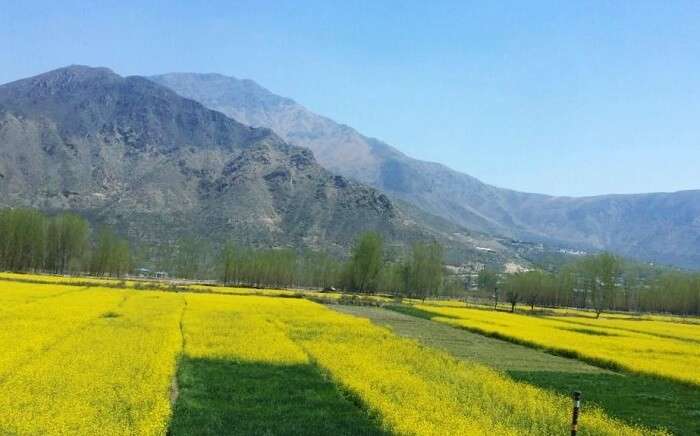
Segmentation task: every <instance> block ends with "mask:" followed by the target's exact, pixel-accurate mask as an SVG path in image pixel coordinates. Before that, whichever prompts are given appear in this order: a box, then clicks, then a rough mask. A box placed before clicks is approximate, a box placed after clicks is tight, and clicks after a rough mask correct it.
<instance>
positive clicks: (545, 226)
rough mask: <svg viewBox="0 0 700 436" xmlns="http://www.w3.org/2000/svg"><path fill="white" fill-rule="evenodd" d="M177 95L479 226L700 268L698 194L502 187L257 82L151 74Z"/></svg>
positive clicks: (360, 177)
mask: <svg viewBox="0 0 700 436" xmlns="http://www.w3.org/2000/svg"><path fill="white" fill-rule="evenodd" d="M151 80H153V81H155V82H157V83H159V84H162V85H165V86H167V87H169V88H171V89H173V90H174V91H176V92H177V93H178V94H180V95H183V96H185V97H188V98H192V99H194V100H197V101H199V102H201V103H202V104H204V105H205V106H207V107H210V108H212V109H215V110H218V111H221V112H223V113H225V114H227V115H229V116H232V117H233V118H235V119H238V120H240V121H242V122H244V123H246V124H249V125H252V126H260V127H267V128H270V129H272V130H274V131H275V132H277V133H278V134H279V135H280V136H281V137H282V138H284V139H285V140H287V141H289V142H291V143H293V144H297V145H301V146H304V147H308V148H310V149H311V150H312V151H313V152H314V154H315V155H316V157H317V159H318V161H319V163H321V164H322V165H323V166H325V167H326V168H328V169H330V170H331V171H334V172H337V173H338V174H342V175H345V176H347V177H349V178H351V179H354V180H358V181H360V182H362V183H366V184H369V185H371V186H373V187H375V188H377V189H379V190H381V191H383V192H385V193H387V194H389V196H390V197H392V198H395V199H397V198H398V199H402V200H405V201H407V202H409V203H411V204H413V205H415V206H417V207H420V208H422V209H423V210H425V211H426V212H428V213H430V214H434V215H437V216H440V217H442V218H444V219H446V220H449V221H450V222H453V223H455V224H457V225H460V226H464V227H467V228H469V229H472V230H475V231H481V232H489V233H494V234H500V235H504V236H508V237H514V238H520V239H525V240H530V241H541V242H547V243H554V244H563V245H566V246H569V247H575V248H583V249H594V250H595V249H607V250H612V251H615V252H618V253H620V254H623V255H626V256H630V257H633V258H637V259H642V260H649V261H656V262H661V263H670V264H676V265H679V266H684V267H692V268H698V267H700V191H685V192H676V193H653V194H638V195H605V196H593V197H585V198H572V197H553V196H547V195H540V194H529V193H523V192H517V191H513V190H508V189H502V188H497V187H494V186H491V185H488V184H486V183H483V182H481V181H480V180H478V179H476V178H474V177H471V176H469V175H466V174H463V173H460V172H457V171H454V170H451V169H450V168H447V167H446V166H444V165H440V164H436V163H431V162H425V161H420V160H417V159H412V158H410V157H408V156H406V155H405V154H403V153H401V152H400V151H398V150H397V149H395V148H393V147H391V146H390V145H388V144H385V143H383V142H381V141H379V140H377V139H374V138H369V137H366V136H363V135H361V134H360V133H358V132H357V131H356V130H354V129H352V128H350V127H348V126H345V125H342V124H338V123H336V122H334V121H332V120H330V119H328V118H325V117H323V116H320V115H317V114H315V113H313V112H311V111H309V110H307V109H306V108H304V107H303V106H301V105H300V104H298V103H296V102H295V101H293V100H291V99H288V98H284V97H280V96H277V95H275V94H273V93H271V92H270V91H268V90H266V89H265V88H263V87H261V86H259V85H258V84H256V83H255V82H253V81H251V80H239V79H236V78H233V77H227V76H222V75H219V74H189V73H173V74H165V75H160V76H154V77H151Z"/></svg>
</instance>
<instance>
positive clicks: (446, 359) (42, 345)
mask: <svg viewBox="0 0 700 436" xmlns="http://www.w3.org/2000/svg"><path fill="white" fill-rule="evenodd" d="M0 339H1V340H2V343H3V346H4V350H5V351H6V352H5V353H2V354H1V355H0V390H2V392H3V395H2V396H0V434H109V435H120V434H123V435H126V434H139V435H149V434H151V435H156V434H165V432H166V429H167V428H168V425H169V423H170V422H171V420H172V419H173V409H172V405H171V394H172V392H171V390H172V389H173V386H174V385H173V380H174V377H175V374H176V365H177V362H178V360H179V359H190V360H191V361H194V362H230V363H233V364H236V365H251V364H254V365H264V367H270V368H285V367H290V368H302V369H303V368H306V369H304V371H307V372H308V371H311V372H317V373H318V375H317V377H318V378H319V379H320V380H323V379H325V378H327V379H328V380H330V382H332V383H335V384H337V385H338V386H339V387H340V389H341V390H343V391H344V392H346V393H347V394H348V395H350V396H352V397H356V398H358V399H359V402H360V403H361V404H363V405H364V407H366V408H367V411H366V413H368V414H370V415H372V416H376V417H377V419H378V421H379V423H380V425H381V427H382V431H386V432H387V433H390V434H411V435H445V434H470V435H479V434H484V435H486V434H503V435H520V434H565V433H566V432H567V431H568V425H569V418H570V407H571V402H570V399H568V398H565V397H563V396H561V395H557V394H554V393H550V392H548V391H545V390H541V389H538V388H535V387H532V386H529V385H526V384H524V383H519V382H515V381H513V380H511V379H509V378H508V377H506V376H505V375H503V374H501V373H499V372H496V371H495V370H492V369H489V368H488V367H485V366H482V365H478V364H472V363H465V362H461V361H457V360H455V359H453V358H452V357H451V356H449V355H447V354H445V353H443V352H439V351H436V350H433V349H429V348H425V347H422V346H420V345H418V344H417V343H416V342H414V341H411V340H408V339H402V338H399V337H397V336H396V335H394V334H393V333H391V331H389V330H387V329H385V328H382V327H379V326H376V325H374V324H372V323H371V322H369V321H368V320H366V319H363V318H357V317H353V316H350V315H344V314H340V313H338V312H335V311H332V310H330V309H328V308H326V307H324V306H322V305H319V304H316V303H313V302H311V301H308V300H304V299H290V298H273V297H264V296H230V295H219V294H201V293H183V292H178V293H173V292H161V291H138V290H120V289H107V288H99V287H88V288H86V287H76V286H62V285H39V284H28V283H14V282H10V281H4V282H0ZM183 347H184V348H183ZM180 361H182V360H180ZM216 368H219V369H218V370H220V368H228V367H225V366H224V367H216ZM219 375H220V374H219ZM182 376H183V377H187V374H182ZM181 381H182V382H183V383H185V384H187V383H190V384H191V380H187V379H184V380H181ZM247 381H248V382H249V380H247ZM265 381H266V379H265V378H261V379H260V380H259V383H265ZM230 382H231V383H234V384H235V383H239V382H241V383H242V382H246V380H237V379H235V378H234V379H232V380H230ZM319 383H320V382H319ZM257 386H258V388H259V389H262V388H263V386H262V385H257ZM249 388H250V387H249ZM256 389H257V388H256ZM309 389H311V387H309ZM254 390H255V389H254ZM173 392H175V391H173ZM207 392H208V393H211V392H209V391H207ZM207 392H205V394H206V393H207ZM222 394H224V395H227V394H226V392H223V393H222ZM291 394H293V393H291ZM270 395H275V394H274V393H271V394H270ZM304 395H305V396H306V397H309V396H311V398H313V395H314V394H313V392H306V393H304ZM181 396H182V394H181ZM203 400H204V399H203V398H199V399H197V398H195V399H194V400H193V399H192V398H180V399H179V400H178V403H177V404H180V401H189V402H190V405H191V404H195V405H196V404H201V402H202V401H203ZM338 401H340V402H341V403H342V404H344V405H348V404H349V405H350V406H352V403H348V402H347V401H346V400H338ZM192 402H194V403H192ZM265 403H266V402H262V405H263V406H264V404H265ZM341 403H339V404H341ZM183 404H184V403H183ZM186 406H187V404H184V405H183V407H186ZM224 406H225V407H235V404H231V403H230V401H228V402H226V403H224ZM352 407H356V406H352ZM176 410H178V409H176ZM215 413H222V412H221V411H218V412H217V411H215V410H212V414H215ZM347 413H350V412H347ZM353 413H355V412H353ZM362 413H365V412H362ZM348 416H349V415H348ZM353 416H354V415H353ZM580 427H581V434H587V435H620V434H652V433H651V432H650V431H648V430H645V429H641V428H634V427H630V426H628V425H625V424H623V423H621V422H619V421H616V420H614V419H612V418H610V417H608V416H606V415H605V414H604V413H603V412H601V411H600V410H597V409H595V408H588V409H586V412H585V413H584V414H583V415H582V417H581V422H580Z"/></svg>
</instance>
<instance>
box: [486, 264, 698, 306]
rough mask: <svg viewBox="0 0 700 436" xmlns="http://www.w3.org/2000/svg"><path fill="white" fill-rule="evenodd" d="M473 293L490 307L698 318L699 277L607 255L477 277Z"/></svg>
mask: <svg viewBox="0 0 700 436" xmlns="http://www.w3.org/2000/svg"><path fill="white" fill-rule="evenodd" d="M478 281H479V287H480V289H482V291H484V292H486V293H487V294H490V295H491V296H492V298H493V299H494V302H495V304H496V305H497V304H498V301H499V300H500V301H501V302H507V303H508V304H510V306H511V310H513V311H514V310H515V307H516V305H517V304H526V305H529V306H530V307H531V308H532V309H534V307H535V306H543V307H578V308H586V309H591V310H594V311H595V312H596V314H597V316H600V314H601V313H602V312H603V311H633V312H665V313H674V314H681V315H700V274H698V273H692V272H682V271H673V270H662V269H655V268H651V267H649V266H645V265H640V264H635V263H631V262H626V261H625V260H624V259H622V258H620V257H618V256H615V255H613V254H611V253H601V254H596V255H589V256H585V257H583V258H581V259H579V260H577V261H574V262H571V263H569V264H566V265H564V266H563V267H562V268H561V269H559V271H557V272H545V271H540V270H533V271H526V272H519V273H515V274H505V275H499V274H498V273H496V272H495V271H493V270H484V271H482V272H480V273H479V279H478Z"/></svg>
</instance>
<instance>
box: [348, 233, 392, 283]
mask: <svg viewBox="0 0 700 436" xmlns="http://www.w3.org/2000/svg"><path fill="white" fill-rule="evenodd" d="M383 245H384V242H383V240H382V237H381V236H380V235H379V234H378V233H376V232H366V233H363V234H362V235H360V237H359V238H358V240H357V242H356V244H355V247H354V248H353V252H352V258H351V260H350V266H349V270H350V279H351V286H352V288H353V289H355V290H357V291H359V292H372V291H374V290H375V289H376V285H377V278H378V276H379V271H380V269H381V268H382V263H383Z"/></svg>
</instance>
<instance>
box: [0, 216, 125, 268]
mask: <svg viewBox="0 0 700 436" xmlns="http://www.w3.org/2000/svg"><path fill="white" fill-rule="evenodd" d="M0 270H8V271H17V272H49V273H55V274H66V273H84V272H89V273H91V274H94V275H110V276H122V275H124V274H126V273H128V272H129V271H130V270H131V257H130V252H129V245H128V243H127V242H126V240H124V239H122V238H120V237H118V236H117V235H116V234H114V232H113V231H112V230H111V229H109V228H108V227H103V228H101V229H99V230H98V231H97V232H93V230H92V229H91V227H90V225H89V224H88V222H87V221H86V220H85V219H84V218H82V217H80V216H78V215H76V214H72V213H62V214H59V215H55V216H48V215H46V214H43V213H41V212H39V211H37V210H34V209H3V210H0Z"/></svg>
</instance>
